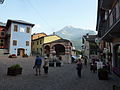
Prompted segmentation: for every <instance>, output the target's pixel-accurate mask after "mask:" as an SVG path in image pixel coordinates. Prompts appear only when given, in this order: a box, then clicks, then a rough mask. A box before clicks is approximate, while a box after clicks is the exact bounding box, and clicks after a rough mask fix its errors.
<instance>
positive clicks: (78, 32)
mask: <svg viewBox="0 0 120 90" xmlns="http://www.w3.org/2000/svg"><path fill="white" fill-rule="evenodd" d="M87 33H89V35H95V34H96V32H95V31H92V30H84V29H81V28H75V27H72V26H66V27H64V28H63V29H61V30H60V31H57V32H55V34H56V35H58V36H60V37H62V38H64V39H68V40H70V41H71V42H72V43H73V46H74V47H75V48H76V49H78V50H80V49H81V46H82V37H83V35H86V34H87Z"/></svg>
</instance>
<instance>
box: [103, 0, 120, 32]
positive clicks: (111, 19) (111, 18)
mask: <svg viewBox="0 0 120 90" xmlns="http://www.w3.org/2000/svg"><path fill="white" fill-rule="evenodd" d="M119 20H120V1H119V2H117V3H116V4H115V6H114V8H113V9H112V10H111V12H110V13H109V15H108V17H107V20H106V21H105V23H104V25H103V26H104V27H103V28H104V33H106V32H108V31H109V30H110V29H111V28H112V26H113V25H115V24H116V23H117V22H118V21H119Z"/></svg>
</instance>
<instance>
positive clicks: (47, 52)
mask: <svg viewBox="0 0 120 90" xmlns="http://www.w3.org/2000/svg"><path fill="white" fill-rule="evenodd" d="M44 54H46V55H47V56H48V57H49V55H50V46H49V45H46V46H45V47H44Z"/></svg>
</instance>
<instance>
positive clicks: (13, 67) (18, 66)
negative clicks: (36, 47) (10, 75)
mask: <svg viewBox="0 0 120 90" xmlns="http://www.w3.org/2000/svg"><path fill="white" fill-rule="evenodd" d="M10 68H12V69H16V68H21V67H20V65H19V64H14V65H12V66H11V67H10Z"/></svg>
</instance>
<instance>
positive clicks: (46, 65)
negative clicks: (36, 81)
mask: <svg viewBox="0 0 120 90" xmlns="http://www.w3.org/2000/svg"><path fill="white" fill-rule="evenodd" d="M48 66H49V60H48V57H47V56H45V58H44V65H43V68H44V73H45V74H48Z"/></svg>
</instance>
